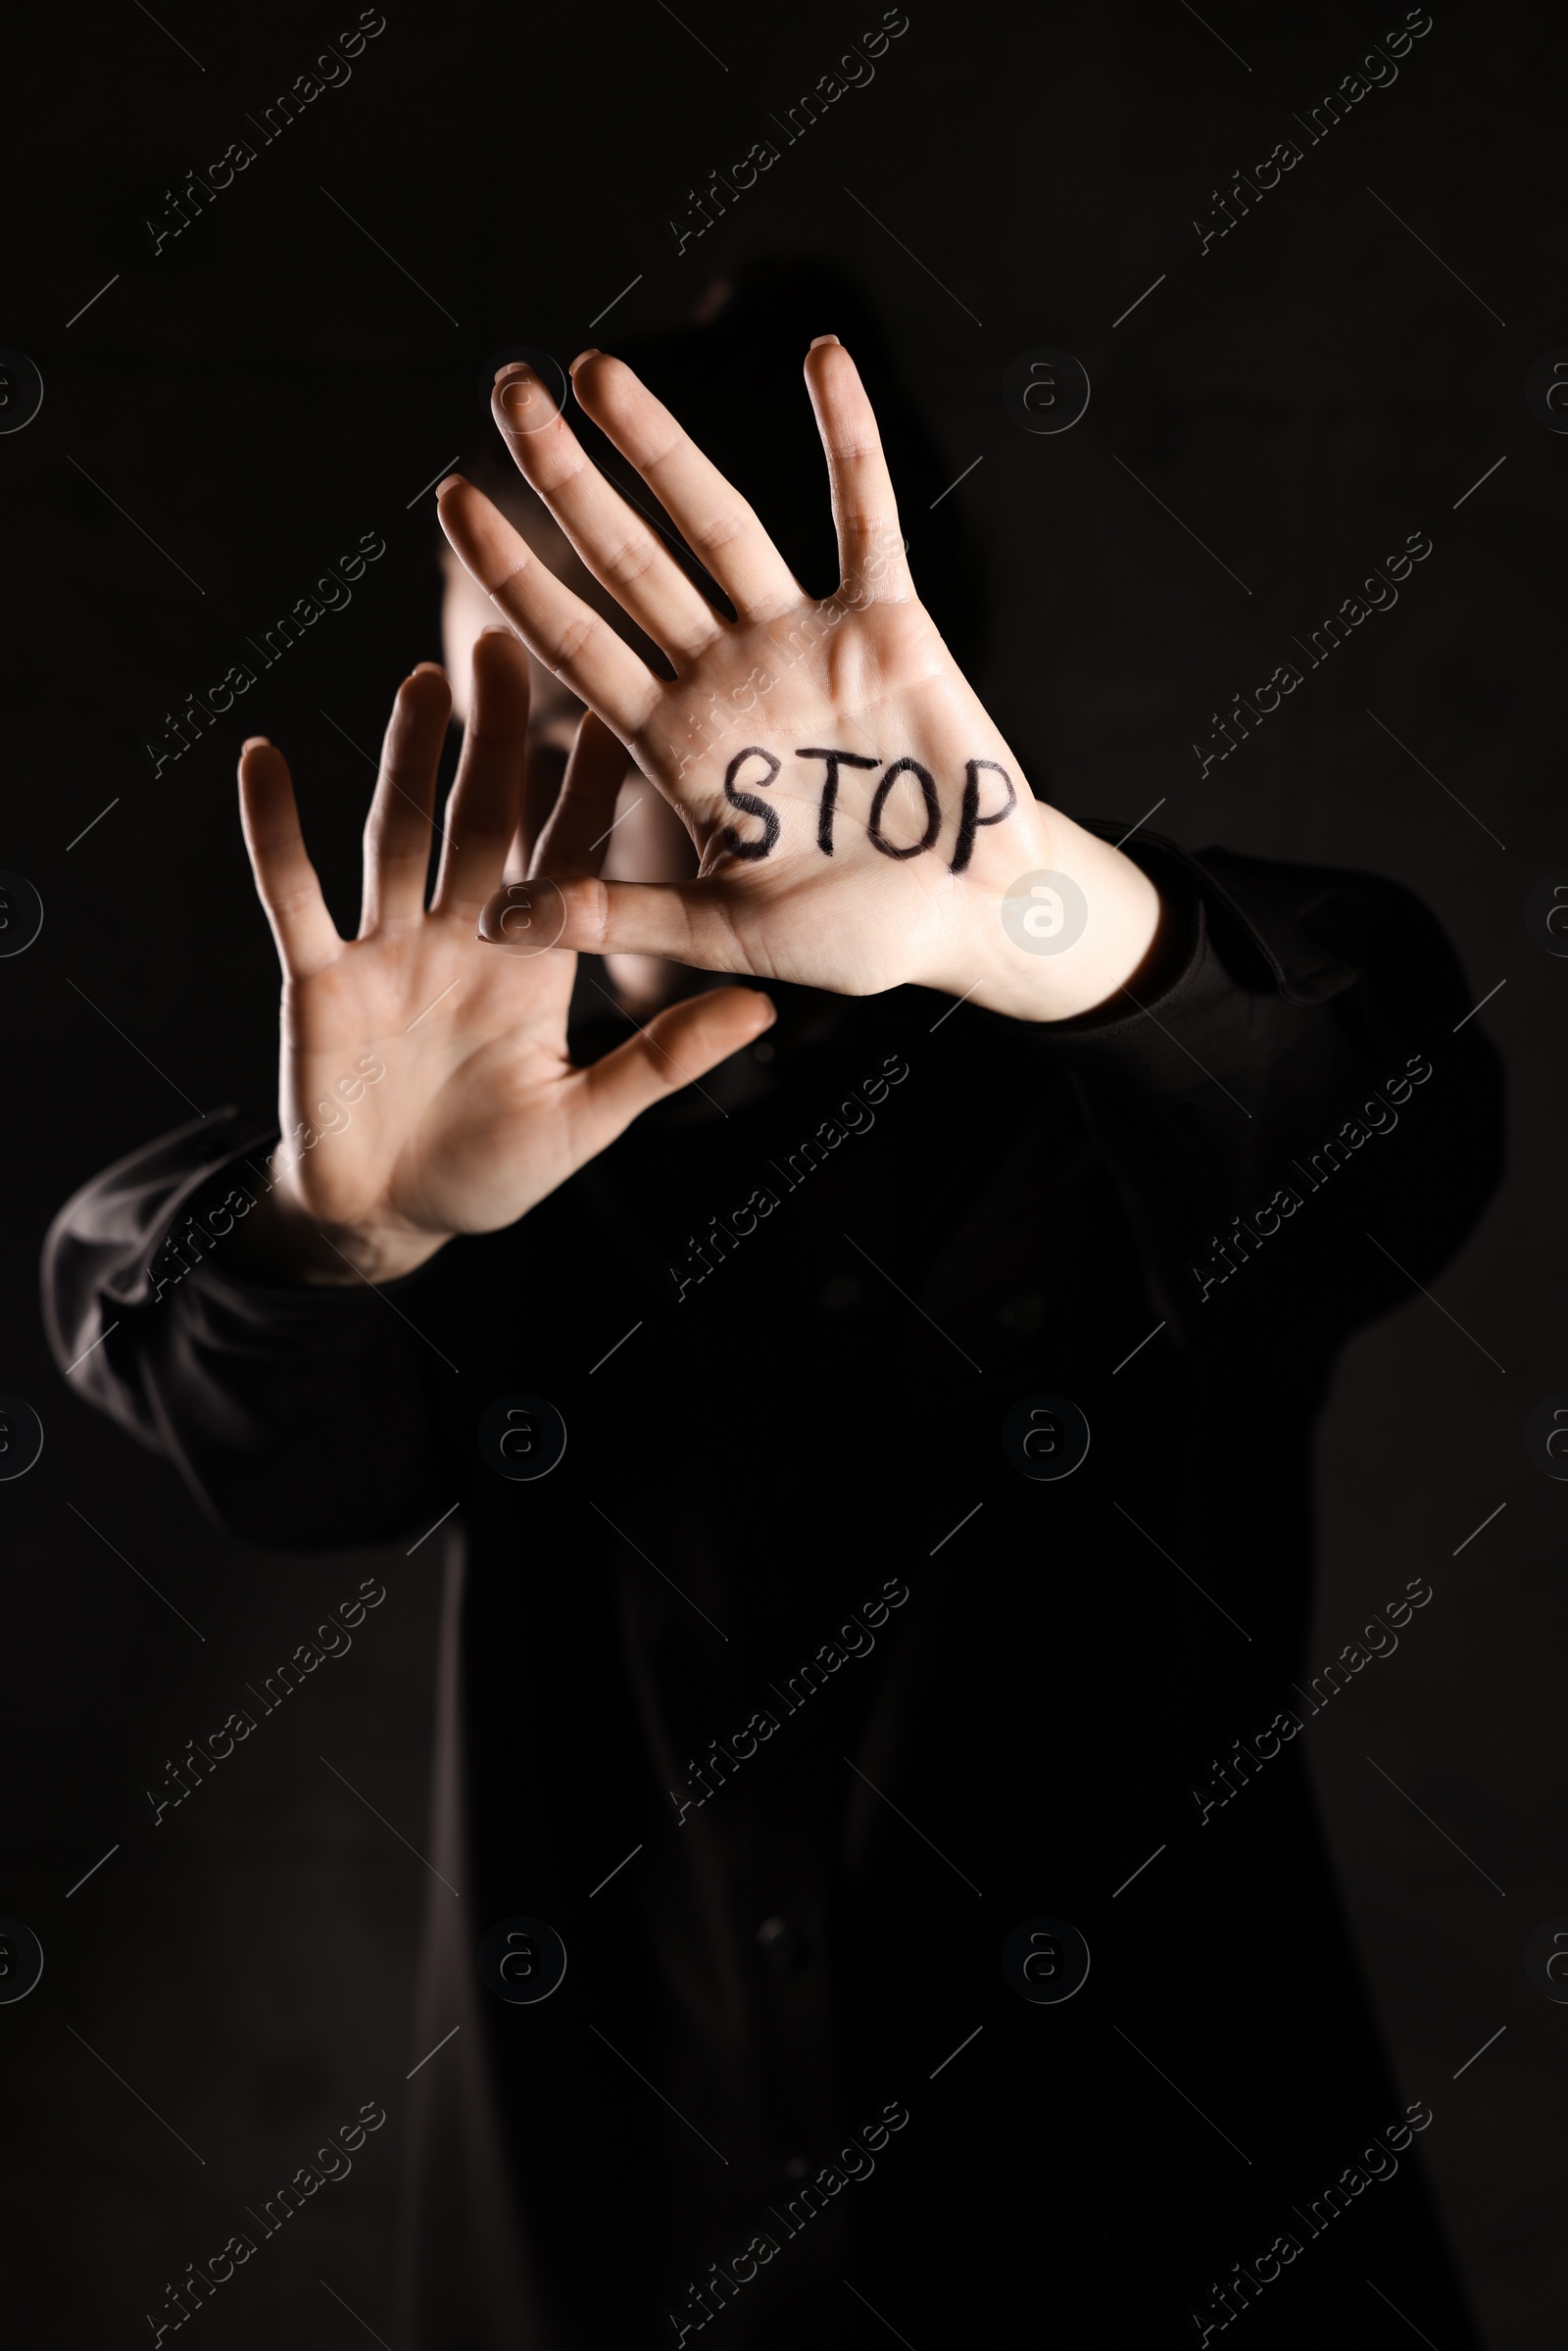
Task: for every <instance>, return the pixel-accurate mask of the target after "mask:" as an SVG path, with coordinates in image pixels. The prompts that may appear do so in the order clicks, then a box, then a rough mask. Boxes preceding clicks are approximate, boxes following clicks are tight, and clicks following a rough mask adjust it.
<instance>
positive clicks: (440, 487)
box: [435, 473, 468, 506]
mask: <svg viewBox="0 0 1568 2351" xmlns="http://www.w3.org/2000/svg"><path fill="white" fill-rule="evenodd" d="M467 486H468V485H467V483H466V481H465V480H464V478H463V476H462V474H461V473H449V474H447V476H446V477H445V479H444V480H442V481H438V482H437V483H436V485H435V502H436V505H437V506H439V505H440V504H441V494H442V492H443V491H444V490H455V489H465V490H466V488H467Z"/></svg>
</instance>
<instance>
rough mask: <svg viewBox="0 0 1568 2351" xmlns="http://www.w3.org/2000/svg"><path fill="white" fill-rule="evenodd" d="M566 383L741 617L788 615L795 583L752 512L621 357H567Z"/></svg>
mask: <svg viewBox="0 0 1568 2351" xmlns="http://www.w3.org/2000/svg"><path fill="white" fill-rule="evenodd" d="M571 387H572V390H573V391H574V392H575V393H576V395H577V398H578V400H579V401H580V402H581V404H582V406H583V408H584V410H585V411H586V412H587V414H588V415H589V416H592V418H593V420H594V422H595V423H596V424H597V425H598V426H599V428H600V430H601V431H602V432H604V433H605V434H607V435H608V437H609V438H610V439H611V440H612V441H613V443H614V444H615V447H616V448H617V449H618V450H619V451H620V453H621V455H622V457H624V458H627V459H629V461H630V462H631V464H632V465H635V466H636V468H637V470H638V472H639V473H640V474H641V475H642V477H643V479H644V481H645V482H647V484H648V486H649V488H650V489H651V490H652V491H653V493H654V495H655V497H656V498H658V499H659V500H660V502H661V504H662V506H663V509H664V511H665V513H666V514H668V515H669V517H670V519H671V520H672V521H673V522H674V524H675V526H676V528H677V529H678V530H679V531H680V532H681V534H682V536H683V537H684V539H685V540H686V543H687V545H688V546H689V547H690V548H692V549H693V551H694V552H695V553H696V554H697V555H699V556H700V557H701V558H702V560H703V562H704V563H706V564H707V565H708V568H709V570H710V571H711V573H712V575H713V577H714V578H715V579H716V580H717V582H718V584H719V586H720V587H721V588H722V589H723V591H724V593H725V595H726V596H727V597H728V598H729V600H730V602H731V604H732V605H733V606H734V607H735V610H736V612H738V613H739V614H740V616H741V618H742V619H743V620H772V619H776V618H777V617H778V615H779V614H780V613H781V612H793V611H794V610H795V608H796V607H797V605H799V603H800V602H801V584H800V582H799V580H798V579H797V578H796V577H795V574H794V573H793V572H792V571H791V569H790V567H789V565H788V563H785V561H784V558H783V557H782V556H781V555H780V554H779V552H778V549H777V548H776V547H775V546H774V544H773V542H772V540H771V539H770V538H769V537H768V535H767V533H766V531H765V530H764V529H763V528H762V525H761V523H760V521H759V520H758V518H757V516H756V514H754V513H753V512H752V509H751V508H750V507H749V506H748V505H747V503H746V501H745V499H744V498H743V497H742V496H741V494H740V492H739V491H738V490H736V489H733V488H732V487H731V485H730V484H729V483H728V482H727V481H726V480H725V479H724V476H723V474H722V473H720V472H719V470H718V467H717V466H716V465H711V464H710V462H709V460H708V459H707V458H706V457H704V455H703V453H702V451H701V450H700V449H699V448H698V446H697V444H696V442H695V441H694V440H692V438H691V437H690V435H689V434H688V433H686V432H683V431H682V429H681V427H680V426H679V425H678V424H677V423H676V421H675V419H674V417H673V416H671V415H670V413H669V411H668V409H667V408H665V406H664V405H663V402H662V401H660V400H656V399H655V398H654V395H653V393H652V392H650V391H649V389H648V387H647V385H646V384H643V383H640V382H639V381H638V379H637V377H636V376H635V375H634V374H633V373H632V371H631V369H630V368H629V367H627V366H626V365H625V364H624V362H623V361H621V360H613V359H607V358H606V357H605V355H604V353H603V352H602V351H586V352H584V353H583V355H582V357H581V358H580V359H577V360H574V361H573V362H572V370H571Z"/></svg>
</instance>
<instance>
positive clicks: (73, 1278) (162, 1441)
mask: <svg viewBox="0 0 1568 2351" xmlns="http://www.w3.org/2000/svg"><path fill="white" fill-rule="evenodd" d="M273 1140H275V1138H274V1137H271V1136H266V1135H264V1136H261V1137H259V1138H255V1139H252V1140H250V1141H248V1142H247V1141H246V1140H245V1138H244V1135H243V1131H242V1130H241V1129H239V1127H238V1126H237V1123H236V1119H235V1114H234V1113H233V1112H232V1111H231V1110H223V1111H217V1112H214V1113H213V1114H212V1115H210V1116H209V1117H207V1118H206V1119H204V1120H202V1121H200V1122H199V1123H195V1124H192V1125H190V1126H186V1127H181V1128H179V1129H178V1130H177V1131H176V1132H175V1133H173V1134H171V1135H166V1136H163V1137H162V1138H161V1139H160V1140H159V1141H158V1142H156V1143H152V1144H148V1145H146V1146H145V1147H144V1148H143V1149H142V1150H140V1151H133V1152H131V1154H130V1155H129V1157H128V1158H124V1159H122V1160H120V1161H119V1163H118V1164H117V1165H115V1166H114V1167H111V1168H109V1169H107V1170H106V1171H105V1173H104V1174H102V1175H100V1176H97V1177H95V1178H94V1180H93V1181H92V1182H91V1183H89V1184H86V1185H84V1186H83V1187H82V1189H81V1190H80V1191H79V1192H77V1193H76V1194H75V1195H74V1197H73V1199H71V1200H68V1201H67V1203H66V1205H65V1207H64V1208H62V1209H61V1211H60V1213H59V1215H58V1216H57V1217H56V1218H55V1220H54V1223H53V1224H52V1225H51V1227H50V1229H49V1233H48V1236H47V1238H46V1240H45V1243H44V1249H43V1268H42V1276H43V1314H44V1323H45V1327H46V1330H47V1332H48V1336H49V1343H50V1346H51V1347H52V1349H53V1351H54V1355H55V1359H56V1361H57V1362H58V1363H59V1364H60V1367H61V1369H62V1371H64V1372H66V1373H67V1376H68V1377H69V1379H70V1382H71V1385H72V1387H73V1389H74V1390H75V1391H76V1393H77V1394H78V1395H79V1396H86V1397H87V1399H88V1400H89V1401H90V1402H92V1403H95V1404H97V1405H98V1406H100V1408H101V1409H103V1410H104V1411H106V1412H109V1413H110V1414H112V1415H113V1417H114V1418H115V1419H116V1420H118V1421H120V1422H121V1423H122V1425H123V1427H125V1428H127V1429H129V1430H130V1432H131V1433H132V1435H133V1436H135V1437H138V1438H139V1439H140V1440H141V1441H142V1443H143V1444H145V1445H150V1446H153V1447H154V1448H155V1449H157V1450H158V1451H161V1452H163V1453H165V1454H167V1455H168V1457H169V1458H170V1460H172V1462H173V1463H174V1465H175V1467H176V1468H177V1469H178V1470H179V1472H180V1474H181V1476H182V1477H183V1478H184V1479H185V1482H186V1483H187V1485H189V1486H190V1488H191V1489H192V1491H193V1492H194V1493H195V1494H196V1496H197V1498H198V1499H199V1500H200V1501H201V1503H202V1504H203V1506H204V1507H205V1508H206V1510H207V1511H208V1512H209V1514H210V1515H211V1516H212V1517H213V1518H214V1519H216V1520H217V1521H218V1522H219V1523H220V1524H221V1526H223V1527H225V1528H226V1529H228V1530H229V1531H230V1532H231V1533H233V1534H236V1535H238V1536H240V1537H241V1538H243V1539H244V1540H246V1541H249V1542H253V1543H261V1544H264V1545H266V1546H268V1547H270V1548H272V1549H276V1550H300V1551H321V1550H333V1549H343V1548H354V1547H357V1546H360V1545H363V1544H370V1543H378V1542H383V1541H388V1540H391V1539H392V1538H394V1537H396V1536H397V1535H400V1534H402V1533H403V1532H405V1531H406V1530H407V1529H409V1528H411V1527H412V1526H413V1525H414V1524H415V1522H416V1521H417V1520H421V1519H422V1518H423V1516H424V1514H425V1513H426V1511H427V1508H428V1506H429V1505H430V1503H431V1502H432V1500H433V1497H434V1494H435V1491H436V1482H435V1477H434V1459H433V1454H434V1446H433V1438H432V1414H431V1411H430V1409H429V1399H428V1386H427V1383H428V1373H427V1371H426V1368H425V1366H424V1364H423V1363H422V1362H421V1361H420V1359H419V1357H420V1355H421V1353H422V1351H423V1349H422V1347H421V1343H420V1341H419V1339H418V1337H417V1334H416V1333H415V1331H414V1329H413V1328H412V1327H411V1325H410V1324H409V1323H408V1322H407V1321H406V1320H404V1319H403V1314H404V1313H406V1312H407V1311H408V1309H407V1307H404V1308H403V1309H402V1311H401V1312H394V1311H393V1302H394V1300H395V1299H401V1298H402V1294H403V1293H404V1292H417V1291H418V1290H420V1289H421V1288H423V1289H428V1286H429V1281H430V1270H431V1269H430V1268H427V1267H425V1268H421V1269H420V1270H419V1272H417V1273H415V1274H411V1275H409V1276H408V1277H406V1279H405V1280H404V1281H402V1282H395V1283H387V1284H385V1285H384V1286H383V1287H382V1289H381V1290H379V1291H377V1290H372V1289H371V1288H370V1286H369V1285H368V1284H367V1285H365V1286H364V1287H363V1288H358V1287H357V1288H351V1289H344V1290H337V1289H333V1290H326V1289H305V1288H300V1289H287V1288H272V1287H269V1286H264V1285H262V1284H259V1283H252V1282H249V1281H244V1280H240V1279H239V1278H237V1277H236V1275H235V1274H234V1273H233V1272H232V1271H231V1270H225V1267H224V1260H223V1243H224V1240H225V1239H226V1238H227V1236H228V1235H229V1234H230V1233H231V1232H232V1231H233V1229H234V1226H235V1223H236V1221H237V1220H238V1218H239V1217H240V1216H242V1215H244V1214H248V1213H249V1207H250V1205H251V1204H253V1203H254V1201H255V1200H256V1199H257V1198H258V1197H259V1196H260V1194H261V1193H262V1191H263V1189H264V1187H265V1186H266V1183H267V1176H266V1173H265V1169H264V1167H263V1163H262V1161H263V1153H264V1152H265V1151H266V1150H267V1149H268V1147H269V1145H270V1142H271V1141H273Z"/></svg>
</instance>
